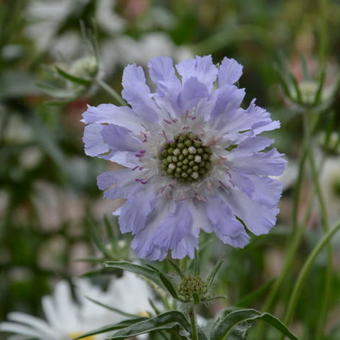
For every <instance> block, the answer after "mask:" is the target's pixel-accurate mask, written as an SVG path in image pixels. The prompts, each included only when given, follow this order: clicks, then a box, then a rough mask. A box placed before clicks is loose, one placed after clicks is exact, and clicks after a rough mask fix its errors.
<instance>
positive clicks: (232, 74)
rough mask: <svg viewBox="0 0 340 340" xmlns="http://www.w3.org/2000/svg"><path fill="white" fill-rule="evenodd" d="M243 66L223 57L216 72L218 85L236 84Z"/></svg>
mask: <svg viewBox="0 0 340 340" xmlns="http://www.w3.org/2000/svg"><path fill="white" fill-rule="evenodd" d="M242 69H243V66H242V65H241V64H239V63H238V62H237V61H236V60H235V59H229V58H227V57H224V58H223V60H222V63H221V65H220V68H219V70H218V85H219V86H223V85H225V84H230V85H232V84H234V83H236V82H237V81H238V80H239V79H240V77H241V75H242Z"/></svg>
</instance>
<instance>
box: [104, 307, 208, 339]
mask: <svg viewBox="0 0 340 340" xmlns="http://www.w3.org/2000/svg"><path fill="white" fill-rule="evenodd" d="M176 326H179V327H180V328H181V329H182V330H185V331H187V332H190V324H189V322H188V320H187V319H186V317H185V315H184V314H183V313H182V312H180V311H170V312H166V313H163V314H160V315H157V316H155V317H153V318H150V319H147V320H144V321H141V322H139V323H135V324H133V325H131V326H129V327H127V328H124V329H122V330H119V331H118V332H116V333H115V334H113V335H111V337H110V338H109V339H111V340H113V339H125V338H130V337H134V336H137V335H140V334H145V333H149V332H153V331H160V330H165V329H171V328H174V327H176ZM201 339H203V338H201Z"/></svg>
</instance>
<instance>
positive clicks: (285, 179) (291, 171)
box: [271, 160, 298, 190]
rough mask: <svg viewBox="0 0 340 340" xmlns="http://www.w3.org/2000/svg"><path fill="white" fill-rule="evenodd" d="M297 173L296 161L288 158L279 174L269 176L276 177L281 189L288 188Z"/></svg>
mask: <svg viewBox="0 0 340 340" xmlns="http://www.w3.org/2000/svg"><path fill="white" fill-rule="evenodd" d="M297 174H298V168H297V165H296V163H294V162H293V161H292V160H288V162H287V166H286V169H285V171H284V172H283V174H282V175H281V176H271V177H272V178H276V179H278V180H279V181H280V182H281V183H282V186H283V190H286V189H289V188H290V187H291V186H293V185H294V183H295V181H296V178H297Z"/></svg>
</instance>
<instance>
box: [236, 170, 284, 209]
mask: <svg viewBox="0 0 340 340" xmlns="http://www.w3.org/2000/svg"><path fill="white" fill-rule="evenodd" d="M229 174H230V176H231V183H233V184H234V185H235V186H236V187H237V188H238V189H239V190H240V191H242V192H244V193H245V194H246V195H247V196H248V197H249V198H251V199H253V200H254V201H257V202H259V203H261V204H263V205H266V206H268V207H275V206H276V205H277V203H278V201H279V199H280V197H281V193H282V184H281V182H279V181H277V180H275V179H272V178H269V177H260V176H254V175H249V174H244V173H241V172H236V171H229Z"/></svg>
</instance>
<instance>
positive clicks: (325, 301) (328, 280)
mask: <svg viewBox="0 0 340 340" xmlns="http://www.w3.org/2000/svg"><path fill="white" fill-rule="evenodd" d="M309 160H310V165H311V169H312V178H313V183H314V185H315V192H316V196H317V198H318V201H319V206H320V217H321V222H322V226H323V228H324V231H325V232H327V231H328V230H329V221H328V213H327V208H326V204H325V200H324V196H323V193H322V189H321V185H320V180H319V172H318V170H317V167H316V164H315V159H314V154H313V152H312V151H311V152H310V155H309ZM332 268H333V264H332V245H331V244H328V246H327V266H326V272H325V284H324V292H323V298H322V299H321V301H322V304H321V311H320V314H319V320H318V326H317V332H316V337H315V339H321V338H322V333H323V329H324V325H325V322H326V318H327V310H328V305H329V299H330V295H331V287H332Z"/></svg>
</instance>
